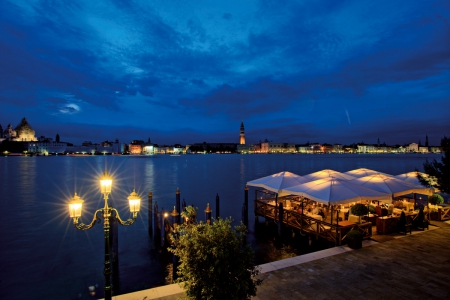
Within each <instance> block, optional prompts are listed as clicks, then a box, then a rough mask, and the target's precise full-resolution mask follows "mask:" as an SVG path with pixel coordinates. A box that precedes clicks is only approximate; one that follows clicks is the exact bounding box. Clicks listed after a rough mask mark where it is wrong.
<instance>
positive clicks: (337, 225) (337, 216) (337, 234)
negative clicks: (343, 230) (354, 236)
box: [335, 209, 340, 246]
mask: <svg viewBox="0 0 450 300" xmlns="http://www.w3.org/2000/svg"><path fill="white" fill-rule="evenodd" d="M338 228H339V209H338V210H337V211H336V243H335V246H337V245H338V244H339V245H340V241H339V243H338V238H339V229H338Z"/></svg>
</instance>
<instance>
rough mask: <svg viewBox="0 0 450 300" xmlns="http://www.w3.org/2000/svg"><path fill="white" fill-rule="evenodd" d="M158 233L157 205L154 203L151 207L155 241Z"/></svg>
mask: <svg viewBox="0 0 450 300" xmlns="http://www.w3.org/2000/svg"><path fill="white" fill-rule="evenodd" d="M157 232H158V203H157V202H156V201H155V205H154V206H153V239H154V240H155V241H156V236H157V235H158V234H157Z"/></svg>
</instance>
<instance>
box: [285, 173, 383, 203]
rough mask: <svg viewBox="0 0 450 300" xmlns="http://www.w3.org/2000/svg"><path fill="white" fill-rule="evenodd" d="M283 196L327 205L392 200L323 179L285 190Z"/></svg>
mask: <svg viewBox="0 0 450 300" xmlns="http://www.w3.org/2000/svg"><path fill="white" fill-rule="evenodd" d="M281 192H282V193H283V194H291V195H299V196H303V197H306V198H308V199H311V200H314V201H317V202H321V203H325V204H330V205H334V204H345V203H349V202H355V201H359V200H380V201H385V200H390V199H391V196H390V195H389V194H388V193H385V192H378V191H374V190H371V189H368V188H365V187H363V186H360V185H357V184H354V183H352V182H351V181H348V180H343V179H339V178H332V177H328V178H323V179H318V180H314V181H310V182H306V183H303V184H300V185H296V186H293V187H289V188H285V189H283V190H282V191H281Z"/></svg>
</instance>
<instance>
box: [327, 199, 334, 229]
mask: <svg viewBox="0 0 450 300" xmlns="http://www.w3.org/2000/svg"><path fill="white" fill-rule="evenodd" d="M328 205H330V204H328ZM333 214H334V212H333V205H331V224H333Z"/></svg>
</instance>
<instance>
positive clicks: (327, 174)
mask: <svg viewBox="0 0 450 300" xmlns="http://www.w3.org/2000/svg"><path fill="white" fill-rule="evenodd" d="M303 177H304V178H306V179H308V180H310V181H313V180H317V179H324V178H338V179H343V180H352V179H355V177H353V176H350V175H347V174H344V173H341V172H338V171H334V170H330V169H325V170H322V171H317V172H314V173H311V174H308V175H305V176H303Z"/></svg>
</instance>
